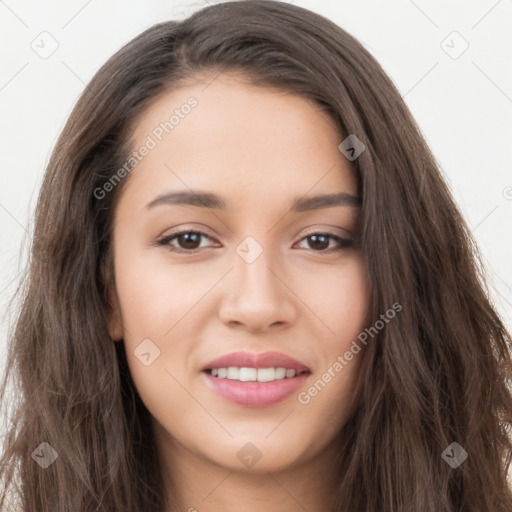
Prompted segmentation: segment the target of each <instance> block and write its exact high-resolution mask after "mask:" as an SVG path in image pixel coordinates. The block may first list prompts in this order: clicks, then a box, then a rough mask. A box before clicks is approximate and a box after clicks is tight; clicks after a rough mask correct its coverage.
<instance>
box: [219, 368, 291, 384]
mask: <svg viewBox="0 0 512 512" xmlns="http://www.w3.org/2000/svg"><path fill="white" fill-rule="evenodd" d="M211 372H212V375H213V376H214V377H218V378H219V379H226V378H227V379H231V380H239V381H241V382H248V381H258V382H272V381H274V380H282V379H285V378H286V379H291V378H292V377H295V370H289V369H286V368H245V367H243V368H237V367H235V366H230V367H229V368H214V369H212V371H211Z"/></svg>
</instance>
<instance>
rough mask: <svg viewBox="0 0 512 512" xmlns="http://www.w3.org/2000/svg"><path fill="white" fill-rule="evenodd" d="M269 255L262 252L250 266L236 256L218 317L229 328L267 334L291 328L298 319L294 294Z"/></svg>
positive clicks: (264, 251) (267, 252)
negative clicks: (275, 330)
mask: <svg viewBox="0 0 512 512" xmlns="http://www.w3.org/2000/svg"><path fill="white" fill-rule="evenodd" d="M269 256H270V253H269V251H266V250H263V252H262V253H261V254H260V255H259V256H258V258H257V259H256V260H255V261H252V262H251V263H248V262H247V261H246V260H244V259H243V258H242V257H240V255H239V254H237V253H236V252H235V254H234V263H233V265H234V267H235V268H234V269H233V271H232V272H230V275H229V281H227V280H226V281H227V282H225V283H224V286H226V289H227V291H226V293H225V294H224V296H223V299H222V301H221V305H220V310H219V317H220V319H221V321H222V322H223V323H224V324H226V325H228V326H230V327H239V328H245V329H247V330H250V331H254V332H265V331H267V330H269V329H270V328H271V327H272V328H278V327H281V328H286V327H287V326H288V327H289V326H290V325H291V324H292V323H293V322H294V320H295V318H296V316H297V310H296V305H295V303H294V300H293V298H294V297H295V295H294V293H293V290H292V289H291V288H290V286H289V285H287V283H286V279H285V277H284V276H283V275H282V272H280V271H279V268H280V267H279V266H277V265H276V263H275V260H273V261H270V257H269Z"/></svg>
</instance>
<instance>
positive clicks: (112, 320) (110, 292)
mask: <svg viewBox="0 0 512 512" xmlns="http://www.w3.org/2000/svg"><path fill="white" fill-rule="evenodd" d="M107 296H108V298H109V308H108V332H109V336H110V338H111V339H112V340H114V341H120V340H121V339H122V338H123V320H122V317H121V309H120V307H119V301H118V299H117V294H116V292H115V289H114V288H113V287H112V286H109V287H108V288H107Z"/></svg>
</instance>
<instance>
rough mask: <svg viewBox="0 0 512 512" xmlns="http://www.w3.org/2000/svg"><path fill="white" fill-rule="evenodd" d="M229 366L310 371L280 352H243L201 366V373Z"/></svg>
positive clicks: (302, 364) (305, 366)
mask: <svg viewBox="0 0 512 512" xmlns="http://www.w3.org/2000/svg"><path fill="white" fill-rule="evenodd" d="M230 366H234V367H237V368H242V367H244V368H286V369H290V370H295V371H296V372H297V373H298V372H301V371H308V372H309V371H310V369H309V368H308V367H307V365H305V364H304V363H301V362H300V361H297V359H294V358H293V357H290V356H287V355H286V354H282V353H281V352H262V353H261V354H254V353H251V352H243V351H242V352H232V353H231V354H226V355H224V356H221V357H219V358H217V359H214V360H213V361H210V362H209V363H208V364H206V365H205V366H203V368H201V371H204V370H212V369H214V368H229V367H230Z"/></svg>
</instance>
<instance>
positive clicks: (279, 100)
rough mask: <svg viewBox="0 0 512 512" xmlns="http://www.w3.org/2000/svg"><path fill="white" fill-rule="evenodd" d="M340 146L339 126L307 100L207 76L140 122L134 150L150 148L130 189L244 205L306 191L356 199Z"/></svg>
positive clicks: (163, 100)
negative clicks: (200, 193) (195, 194)
mask: <svg viewBox="0 0 512 512" xmlns="http://www.w3.org/2000/svg"><path fill="white" fill-rule="evenodd" d="M191 98H193V100H191ZM190 105H194V106H193V107H191V106H190ZM341 141H342V139H341V135H340V133H339V131H338V130H337V128H336V126H335V124H334V122H333V120H332V119H331V118H330V117H329V116H328V115H327V113H326V112H325V111H323V110H322V109H321V107H320V106H319V105H317V104H316V103H314V102H312V101H311V100H309V99H306V98H304V97H302V96H299V95H296V94H291V93H288V92H286V91H281V90H276V89H269V88H266V87H257V86H252V85H247V84H246V83H244V82H243V81H241V80H240V79H238V78H237V77H235V76H232V75H227V74H221V75H219V76H216V77H215V76H214V77H213V79H212V78H211V77H205V78H204V80H200V81H196V82H194V83H191V84H190V85H187V86H185V87H182V88H180V89H177V90H174V91H170V92H166V93H165V94H163V95H161V96H160V97H159V98H158V99H156V100H155V101H154V103H153V104H152V105H151V106H150V107H149V108H147V110H146V111H145V112H144V113H143V114H142V115H141V116H140V118H139V119H138V121H137V123H136V125H135V126H134V129H133V135H132V146H133V149H134V150H135V151H137V150H139V149H140V148H142V147H143V146H144V145H146V146H148V147H149V146H151V149H150V150H149V151H146V156H144V157H143V158H142V159H141V160H140V161H139V162H138V163H137V164H136V166H135V168H134V169H133V170H132V171H131V173H130V179H129V181H130V183H129V184H127V185H128V187H127V188H128V189H131V192H132V193H133V192H134V191H136V192H137V195H138V196H142V195H145V196H146V197H148V196H149V195H151V194H153V195H154V194H156V193H162V192H163V191H167V190H169V189H179V190H186V189H192V190H193V189H201V190H211V191H217V192H218V193H219V195H222V196H228V197H229V196H234V200H235V201H236V200H238V199H239V200H240V201H242V202H246V203H247V201H249V202H250V201H251V200H254V201H267V202H268V201H270V200H272V199H273V200H279V199H280V198H282V197H283V196H290V197H297V196H300V195H304V194H306V193H308V190H311V195H316V194H321V193H323V194H325V193H333V192H346V193H350V194H352V195H356V194H357V190H356V179H355V175H354V171H353V169H352V167H351V165H350V162H349V161H348V160H347V159H346V158H345V157H344V156H343V155H342V154H341V153H340V151H339V149H338V146H339V144H340V142H341ZM128 193H130V190H128ZM230 204H231V203H229V202H228V207H229V206H230Z"/></svg>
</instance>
